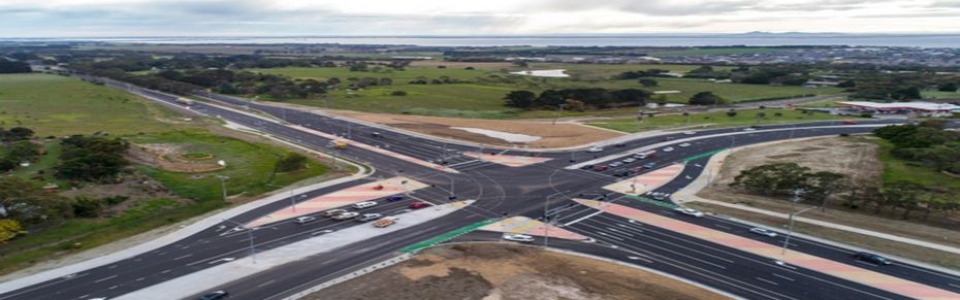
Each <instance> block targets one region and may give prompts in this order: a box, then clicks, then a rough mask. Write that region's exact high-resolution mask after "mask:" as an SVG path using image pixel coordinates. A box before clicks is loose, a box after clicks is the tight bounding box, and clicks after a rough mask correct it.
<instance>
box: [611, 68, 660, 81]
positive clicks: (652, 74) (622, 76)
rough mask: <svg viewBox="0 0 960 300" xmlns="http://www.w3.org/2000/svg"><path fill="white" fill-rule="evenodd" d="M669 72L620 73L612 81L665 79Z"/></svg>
mask: <svg viewBox="0 0 960 300" xmlns="http://www.w3.org/2000/svg"><path fill="white" fill-rule="evenodd" d="M667 73H670V70H667V69H647V70H640V71H627V72H623V73H620V74H619V75H617V76H616V77H614V79H638V78H643V77H666V76H667V75H666V74H667Z"/></svg>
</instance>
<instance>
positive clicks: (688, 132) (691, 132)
mask: <svg viewBox="0 0 960 300" xmlns="http://www.w3.org/2000/svg"><path fill="white" fill-rule="evenodd" d="M683 134H686V135H694V134H697V132H696V131H684V132H683Z"/></svg>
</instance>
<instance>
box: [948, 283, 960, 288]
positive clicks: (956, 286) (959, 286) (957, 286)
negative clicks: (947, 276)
mask: <svg viewBox="0 0 960 300" xmlns="http://www.w3.org/2000/svg"><path fill="white" fill-rule="evenodd" d="M950 286H952V287H955V288H960V285H956V284H952V283H951V284H950Z"/></svg>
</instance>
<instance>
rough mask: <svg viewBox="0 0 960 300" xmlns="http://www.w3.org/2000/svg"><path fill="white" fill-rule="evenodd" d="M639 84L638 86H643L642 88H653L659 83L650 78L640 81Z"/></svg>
mask: <svg viewBox="0 0 960 300" xmlns="http://www.w3.org/2000/svg"><path fill="white" fill-rule="evenodd" d="M639 82H640V85H643V87H654V86H658V85H660V83H659V82H657V81H656V80H653V79H650V78H643V79H640V81H639Z"/></svg>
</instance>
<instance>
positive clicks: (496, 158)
mask: <svg viewBox="0 0 960 300" xmlns="http://www.w3.org/2000/svg"><path fill="white" fill-rule="evenodd" d="M463 156H468V157H473V158H476V159H479V160H484V161H489V162H492V163H495V164H500V165H504V166H508V167H514V168H519V167H526V166H529V165H533V164H539V163H542V162H546V161H549V160H550V159H551V158H547V157H532V156H519V155H500V154H487V153H477V152H463Z"/></svg>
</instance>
